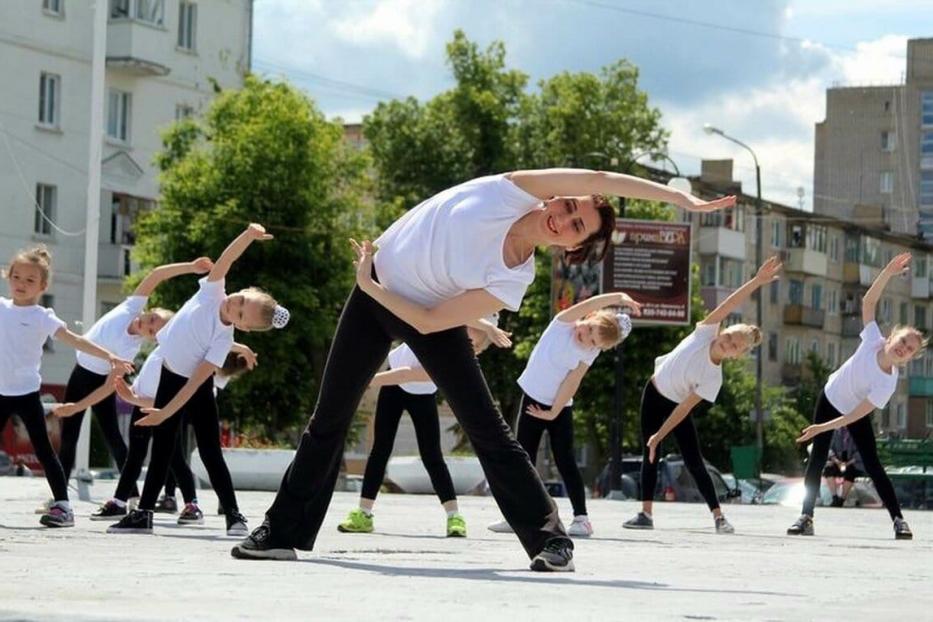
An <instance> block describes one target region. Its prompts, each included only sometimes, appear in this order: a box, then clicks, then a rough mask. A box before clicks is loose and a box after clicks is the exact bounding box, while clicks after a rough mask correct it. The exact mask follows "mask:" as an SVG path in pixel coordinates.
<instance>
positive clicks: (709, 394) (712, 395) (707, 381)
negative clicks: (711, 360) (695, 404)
mask: <svg viewBox="0 0 933 622" xmlns="http://www.w3.org/2000/svg"><path fill="white" fill-rule="evenodd" d="M721 388H722V373H721V372H720V373H716V374H709V375H708V376H707V377H706V378H704V379H703V382H701V383H700V384H699V385H697V387H696V388H694V389H693V391H694V393H696V394H697V395H699V396H700V397H702V398H703V399H704V400H706V401H707V402H715V401H716V396H718V395H719V390H720V389H721Z"/></svg>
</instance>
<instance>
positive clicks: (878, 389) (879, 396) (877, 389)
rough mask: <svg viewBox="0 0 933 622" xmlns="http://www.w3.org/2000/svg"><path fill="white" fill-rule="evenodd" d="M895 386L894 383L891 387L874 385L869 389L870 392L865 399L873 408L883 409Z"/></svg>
mask: <svg viewBox="0 0 933 622" xmlns="http://www.w3.org/2000/svg"><path fill="white" fill-rule="evenodd" d="M896 386H897V385H896V384H894V383H892V384H891V385H887V384H880V383H879V384H876V385H875V386H873V387H872V388H871V391H869V392H868V395H867V396H866V399H867V400H868V401H869V402H871V403H872V404H873V405H874V407H875V408H884V407H885V405H887V403H888V400H889V399H891V396H892V395H893V394H894V389H895V388H896Z"/></svg>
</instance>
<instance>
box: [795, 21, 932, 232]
mask: <svg viewBox="0 0 933 622" xmlns="http://www.w3.org/2000/svg"><path fill="white" fill-rule="evenodd" d="M813 186H814V195H813V208H814V211H815V212H816V213H817V214H825V215H828V216H834V217H836V218H841V219H844V220H847V221H850V222H858V223H860V224H864V225H866V226H884V227H887V228H889V229H890V230H891V231H894V232H897V233H903V234H906V235H910V236H914V235H920V236H922V237H923V238H924V239H926V240H931V239H933V39H912V40H910V41H908V42H907V65H906V72H905V74H904V77H903V79H902V80H901V81H898V82H894V81H893V80H892V83H891V84H886V85H856V86H840V87H834V88H831V89H828V90H827V91H826V119H825V120H823V121H821V122H819V123H817V124H816V136H815V160H814V179H813Z"/></svg>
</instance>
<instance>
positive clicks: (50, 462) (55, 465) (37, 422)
mask: <svg viewBox="0 0 933 622" xmlns="http://www.w3.org/2000/svg"><path fill="white" fill-rule="evenodd" d="M13 415H19V418H20V419H21V420H22V422H23V425H25V426H26V432H27V433H28V434H29V442H30V443H32V449H33V451H34V452H35V453H36V458H38V460H39V463H40V464H42V470H43V471H45V479H46V481H48V483H49V487H50V488H51V489H52V496H53V497H55V500H56V501H68V480H66V479H65V473H64V471H62V464H61V462H59V461H58V456H56V455H55V450H54V449H52V443H51V441H49V433H48V431H47V430H46V429H45V411H44V410H43V409H42V400H40V399H39V392H38V391H36V392H34V393H27V394H26V395H14V396H7V395H0V433H2V432H3V428H4V427H6V422H7V420H8V419H9V418H10V417H12V416H13Z"/></svg>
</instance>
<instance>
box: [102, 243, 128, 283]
mask: <svg viewBox="0 0 933 622" xmlns="http://www.w3.org/2000/svg"><path fill="white" fill-rule="evenodd" d="M132 250H133V247H132V246H130V245H126V244H110V243H109V242H108V243H104V244H100V245H99V246H98V247H97V278H98V279H106V280H114V279H115V280H118V281H123V278H124V277H126V276H127V275H128V274H130V273H131V272H132V271H133V269H134V268H135V264H134V263H133V261H132V258H131V256H130V253H131V251H132Z"/></svg>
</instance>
